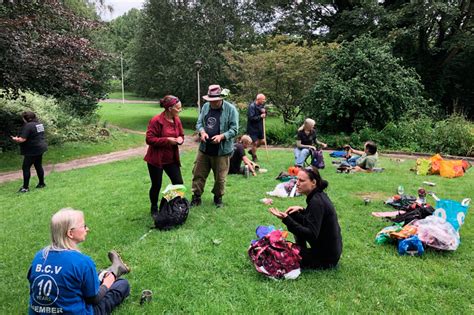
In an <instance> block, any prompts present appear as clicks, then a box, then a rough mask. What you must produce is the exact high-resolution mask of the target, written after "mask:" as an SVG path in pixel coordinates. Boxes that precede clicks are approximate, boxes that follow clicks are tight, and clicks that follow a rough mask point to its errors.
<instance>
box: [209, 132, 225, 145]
mask: <svg viewBox="0 0 474 315" xmlns="http://www.w3.org/2000/svg"><path fill="white" fill-rule="evenodd" d="M222 139H224V135H222V134H221V135H215V136H214V137H212V139H211V140H212V143H216V144H217V143H220V142H221V141H222Z"/></svg>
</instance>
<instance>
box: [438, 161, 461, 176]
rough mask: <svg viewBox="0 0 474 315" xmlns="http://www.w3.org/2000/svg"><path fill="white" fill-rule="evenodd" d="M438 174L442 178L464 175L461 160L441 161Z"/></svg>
mask: <svg viewBox="0 0 474 315" xmlns="http://www.w3.org/2000/svg"><path fill="white" fill-rule="evenodd" d="M439 174H440V175H441V176H442V177H447V178H454V177H460V176H463V175H464V168H463V163H462V161H461V160H455V161H442V162H441V165H440V170H439Z"/></svg>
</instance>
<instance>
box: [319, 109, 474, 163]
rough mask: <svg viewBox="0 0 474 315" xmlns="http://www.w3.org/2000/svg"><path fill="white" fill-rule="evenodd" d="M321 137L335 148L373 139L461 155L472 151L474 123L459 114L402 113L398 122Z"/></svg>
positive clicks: (387, 145) (386, 145)
mask: <svg viewBox="0 0 474 315" xmlns="http://www.w3.org/2000/svg"><path fill="white" fill-rule="evenodd" d="M322 138H324V139H325V141H326V142H327V143H328V145H329V146H330V147H334V148H341V147H342V146H343V145H344V144H347V143H350V144H351V145H352V146H354V147H357V148H362V147H363V146H364V143H365V142H366V141H368V140H373V141H375V142H376V143H377V145H378V147H379V148H380V149H382V150H400V151H408V152H426V153H441V154H451V155H460V156H469V155H473V154H474V124H473V123H472V122H469V121H468V120H466V119H465V118H464V117H462V116H459V115H452V116H450V117H448V118H447V119H444V120H439V121H435V120H434V119H433V118H430V117H428V116H424V115H422V116H420V117H418V118H416V119H410V118H409V117H404V118H403V119H402V120H401V121H399V122H397V123H395V122H390V123H388V124H387V125H386V126H385V128H383V129H382V130H380V131H377V130H375V129H372V128H363V129H361V130H360V131H358V132H354V133H352V134H351V135H350V136H344V134H338V135H330V136H322ZM341 139H342V140H341Z"/></svg>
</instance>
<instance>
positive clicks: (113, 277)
mask: <svg viewBox="0 0 474 315" xmlns="http://www.w3.org/2000/svg"><path fill="white" fill-rule="evenodd" d="M88 232H89V228H88V227H87V225H86V224H85V223H84V214H83V213H82V211H78V210H74V209H71V208H66V209H61V210H59V211H58V212H57V213H55V214H54V215H53V217H52V218H51V239H52V242H51V245H49V246H47V247H45V248H44V249H42V250H40V251H39V252H38V253H36V255H35V257H34V259H33V262H32V264H31V267H30V270H29V271H28V280H29V281H30V305H29V314H44V313H64V314H110V313H111V312H112V310H113V309H114V308H115V307H116V306H117V305H119V304H120V303H122V301H123V300H124V299H125V298H126V297H127V296H128V295H129V294H130V286H129V284H128V281H127V280H124V279H119V277H120V276H121V275H122V274H125V273H128V272H129V271H130V269H129V268H128V267H127V266H126V265H125V264H124V263H123V262H122V259H121V258H120V256H119V255H118V253H117V252H115V251H111V252H109V259H110V261H111V262H112V265H111V266H110V267H109V268H108V269H106V270H104V271H103V272H102V273H101V274H100V278H102V282H101V281H100V280H99V275H97V271H96V269H95V264H94V262H93V261H92V259H91V258H90V257H88V256H86V255H84V254H82V253H81V252H80V251H79V248H78V245H79V243H81V242H83V241H85V240H86V236H87V233H88Z"/></svg>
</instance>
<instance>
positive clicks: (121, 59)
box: [120, 53, 125, 104]
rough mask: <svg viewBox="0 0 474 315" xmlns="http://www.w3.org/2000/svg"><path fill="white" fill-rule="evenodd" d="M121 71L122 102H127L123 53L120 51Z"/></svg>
mask: <svg viewBox="0 0 474 315" xmlns="http://www.w3.org/2000/svg"><path fill="white" fill-rule="evenodd" d="M120 72H122V104H125V88H124V84H123V55H122V53H120Z"/></svg>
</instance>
